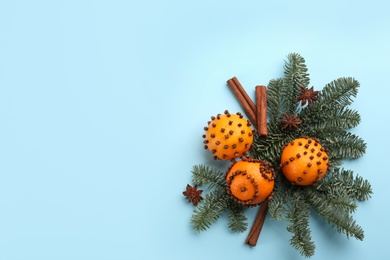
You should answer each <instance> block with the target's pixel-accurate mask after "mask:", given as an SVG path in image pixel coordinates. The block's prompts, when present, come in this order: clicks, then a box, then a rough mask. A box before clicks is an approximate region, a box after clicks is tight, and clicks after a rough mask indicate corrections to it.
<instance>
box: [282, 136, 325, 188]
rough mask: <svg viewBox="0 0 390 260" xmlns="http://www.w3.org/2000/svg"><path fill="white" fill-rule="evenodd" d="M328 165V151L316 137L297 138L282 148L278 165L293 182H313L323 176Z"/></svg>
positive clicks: (305, 184) (309, 183)
mask: <svg viewBox="0 0 390 260" xmlns="http://www.w3.org/2000/svg"><path fill="white" fill-rule="evenodd" d="M329 166H330V163H329V161H328V153H327V151H326V149H325V148H324V147H322V146H321V144H320V142H319V140H318V139H312V138H308V137H302V138H298V139H295V140H293V141H291V142H290V143H288V144H287V145H285V146H284V148H283V151H282V155H281V160H280V167H281V170H282V172H283V174H284V176H286V178H287V179H288V180H289V181H290V182H291V183H293V184H297V185H302V186H307V185H311V184H314V183H316V182H318V181H319V180H321V179H322V178H323V177H324V176H325V174H326V173H327V171H328V168H329Z"/></svg>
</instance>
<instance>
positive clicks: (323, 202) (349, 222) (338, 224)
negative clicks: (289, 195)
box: [305, 188, 364, 240]
mask: <svg viewBox="0 0 390 260" xmlns="http://www.w3.org/2000/svg"><path fill="white" fill-rule="evenodd" d="M305 191H306V193H307V195H306V198H307V200H308V202H309V203H310V205H311V206H312V207H313V208H314V209H315V210H316V211H317V212H318V213H319V214H320V215H321V216H322V217H323V218H324V219H325V221H326V222H328V223H330V224H331V225H332V227H335V228H336V230H337V232H339V233H342V234H345V235H346V236H347V238H349V237H350V236H351V237H355V238H356V239H359V240H363V238H364V231H363V229H362V228H361V226H359V225H358V224H356V221H355V220H354V219H353V218H352V216H351V215H350V213H349V212H348V211H346V210H344V209H343V208H342V207H341V206H340V204H339V203H334V200H332V199H330V198H329V197H327V196H326V195H324V194H322V193H320V192H318V191H316V190H315V189H311V188H308V189H305Z"/></svg>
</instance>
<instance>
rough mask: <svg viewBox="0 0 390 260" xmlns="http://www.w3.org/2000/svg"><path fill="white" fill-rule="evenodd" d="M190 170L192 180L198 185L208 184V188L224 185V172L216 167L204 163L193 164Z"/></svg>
mask: <svg viewBox="0 0 390 260" xmlns="http://www.w3.org/2000/svg"><path fill="white" fill-rule="evenodd" d="M191 172H192V182H193V183H194V184H196V185H199V186H205V185H209V186H208V189H213V188H214V187H215V186H223V187H225V178H224V174H223V173H222V172H221V171H219V170H218V169H216V168H212V167H209V166H206V165H201V164H199V165H194V166H193V170H192V171H191Z"/></svg>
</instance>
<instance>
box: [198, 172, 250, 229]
mask: <svg viewBox="0 0 390 260" xmlns="http://www.w3.org/2000/svg"><path fill="white" fill-rule="evenodd" d="M192 181H193V183H194V184H196V185H199V186H206V185H207V188H208V190H210V192H209V193H208V194H206V196H205V198H204V200H203V201H202V205H200V206H198V207H197V208H195V209H194V212H193V215H192V217H191V224H192V228H193V229H194V230H196V231H205V230H207V229H208V228H209V227H210V226H211V224H212V223H214V222H215V221H216V220H217V219H218V218H219V217H220V216H221V215H222V214H223V213H224V212H226V213H227V215H228V220H229V223H228V226H229V228H230V230H231V231H232V232H243V231H245V230H246V229H247V226H248V223H247V218H246V216H245V213H244V208H243V207H242V206H241V205H238V204H237V203H236V202H234V201H233V200H232V199H230V197H228V196H226V187H225V185H226V183H225V178H224V174H223V173H222V172H221V171H219V170H218V169H216V168H212V167H210V166H205V165H195V166H194V167H193V170H192Z"/></svg>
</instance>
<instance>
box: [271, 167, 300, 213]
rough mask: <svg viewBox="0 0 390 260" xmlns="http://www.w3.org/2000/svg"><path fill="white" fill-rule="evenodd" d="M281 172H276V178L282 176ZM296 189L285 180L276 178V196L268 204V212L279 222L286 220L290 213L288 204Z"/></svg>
mask: <svg viewBox="0 0 390 260" xmlns="http://www.w3.org/2000/svg"><path fill="white" fill-rule="evenodd" d="M281 175H283V173H282V172H281V171H280V170H277V171H276V176H281ZM294 188H295V187H293V186H292V185H291V184H290V183H288V182H287V180H286V179H285V178H276V180H275V187H274V196H273V197H272V200H270V201H269V202H268V212H269V213H270V215H271V216H272V217H273V218H275V219H277V220H286V215H287V212H288V208H287V204H288V200H289V198H290V197H291V196H292V194H293V191H294Z"/></svg>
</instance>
